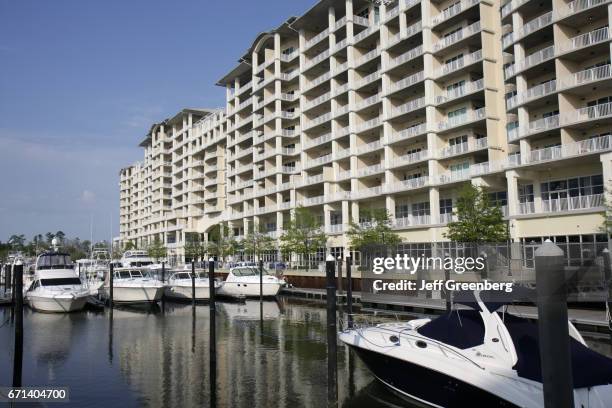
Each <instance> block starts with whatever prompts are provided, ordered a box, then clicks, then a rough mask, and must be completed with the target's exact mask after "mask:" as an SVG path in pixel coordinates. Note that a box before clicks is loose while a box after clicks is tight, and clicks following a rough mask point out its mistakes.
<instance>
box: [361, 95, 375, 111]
mask: <svg viewBox="0 0 612 408" xmlns="http://www.w3.org/2000/svg"><path fill="white" fill-rule="evenodd" d="M378 102H380V94H376V95H372V96H369V97H367V98H365V99H364V100H362V101H360V102H359V103H356V104H355V109H358V110H360V109H364V108H367V107H369V106H372V105H374V104H376V103H378Z"/></svg>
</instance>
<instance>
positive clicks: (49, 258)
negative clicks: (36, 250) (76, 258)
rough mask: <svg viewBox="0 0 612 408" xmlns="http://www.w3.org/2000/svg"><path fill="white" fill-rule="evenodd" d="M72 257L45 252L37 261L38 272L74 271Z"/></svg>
mask: <svg viewBox="0 0 612 408" xmlns="http://www.w3.org/2000/svg"><path fill="white" fill-rule="evenodd" d="M73 267H74V265H73V264H72V260H71V259H70V255H68V254H67V253H63V252H45V253H43V254H41V255H39V256H38V259H37V260H36V270H47V269H73Z"/></svg>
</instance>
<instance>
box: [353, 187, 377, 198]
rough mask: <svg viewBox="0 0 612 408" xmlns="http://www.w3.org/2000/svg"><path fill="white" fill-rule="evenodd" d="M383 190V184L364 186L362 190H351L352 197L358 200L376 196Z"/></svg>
mask: <svg viewBox="0 0 612 408" xmlns="http://www.w3.org/2000/svg"><path fill="white" fill-rule="evenodd" d="M382 192H383V186H376V187H370V188H364V189H361V190H357V191H353V192H351V198H352V199H354V200H358V199H361V198H369V197H376V196H379V195H381V194H382Z"/></svg>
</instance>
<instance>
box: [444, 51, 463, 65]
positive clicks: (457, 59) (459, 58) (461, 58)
mask: <svg viewBox="0 0 612 408" xmlns="http://www.w3.org/2000/svg"><path fill="white" fill-rule="evenodd" d="M459 60H463V53H461V54H458V55H455V56H454V57H452V58H449V59H447V60H446V61H444V63H445V64H451V63H453V62H455V61H459Z"/></svg>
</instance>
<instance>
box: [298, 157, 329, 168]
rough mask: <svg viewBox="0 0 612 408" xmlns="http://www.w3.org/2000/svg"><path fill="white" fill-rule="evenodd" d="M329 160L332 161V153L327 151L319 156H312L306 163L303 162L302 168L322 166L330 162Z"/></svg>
mask: <svg viewBox="0 0 612 408" xmlns="http://www.w3.org/2000/svg"><path fill="white" fill-rule="evenodd" d="M331 161H332V154H331V153H329V154H326V155H324V156H320V157H317V158H313V159H308V160H307V161H306V163H305V164H304V168H305V169H309V168H311V167H316V166H322V165H325V164H327V163H331Z"/></svg>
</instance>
